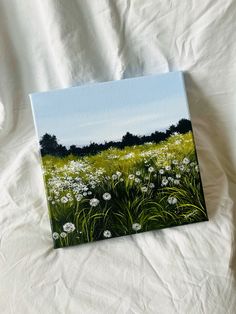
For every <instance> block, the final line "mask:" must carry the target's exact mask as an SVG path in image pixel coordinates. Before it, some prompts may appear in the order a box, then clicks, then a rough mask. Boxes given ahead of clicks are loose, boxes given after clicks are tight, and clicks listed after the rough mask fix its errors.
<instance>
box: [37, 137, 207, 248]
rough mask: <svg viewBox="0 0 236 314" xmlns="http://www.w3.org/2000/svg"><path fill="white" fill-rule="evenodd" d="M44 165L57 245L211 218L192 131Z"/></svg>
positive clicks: (45, 159)
mask: <svg viewBox="0 0 236 314" xmlns="http://www.w3.org/2000/svg"><path fill="white" fill-rule="evenodd" d="M43 166H44V170H45V181H46V186H47V194H48V203H49V211H50V218H51V222H52V229H53V237H54V240H55V247H62V246H68V245H75V244H80V243H86V242H91V241H96V240H102V239H106V238H109V237H118V236H123V235H128V234H134V233H138V232H142V231H149V230H153V229H160V228H165V227H170V226H177V225H181V224H187V223H192V222H197V221H204V220H207V214H206V210H205V203H204V199H203V195H202V187H201V181H200V175H199V171H198V164H197V160H196V155H195V150H194V144H193V139H192V133H191V132H189V133H187V134H184V135H183V134H175V135H172V136H170V137H169V138H168V140H166V141H163V142H161V143H159V144H154V143H146V144H143V145H133V146H129V147H125V148H124V149H117V148H109V149H108V150H105V151H103V152H101V153H99V154H97V155H94V156H87V157H81V158H78V157H75V156H73V155H69V156H67V157H65V158H58V157H55V156H50V155H47V156H44V157H43Z"/></svg>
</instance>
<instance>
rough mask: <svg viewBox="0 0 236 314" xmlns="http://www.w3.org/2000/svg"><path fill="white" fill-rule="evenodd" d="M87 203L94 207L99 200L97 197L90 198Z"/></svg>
mask: <svg viewBox="0 0 236 314" xmlns="http://www.w3.org/2000/svg"><path fill="white" fill-rule="evenodd" d="M89 204H90V205H91V206H92V207H96V206H97V205H98V204H99V200H98V199H97V198H95V197H94V198H91V200H90V201H89Z"/></svg>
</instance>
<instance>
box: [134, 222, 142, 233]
mask: <svg viewBox="0 0 236 314" xmlns="http://www.w3.org/2000/svg"><path fill="white" fill-rule="evenodd" d="M141 228H142V226H141V225H140V224H139V223H137V222H135V223H133V224H132V229H133V230H134V231H139V230H140V229H141Z"/></svg>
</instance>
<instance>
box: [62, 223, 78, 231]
mask: <svg viewBox="0 0 236 314" xmlns="http://www.w3.org/2000/svg"><path fill="white" fill-rule="evenodd" d="M63 230H64V231H66V232H68V233H71V232H73V231H75V225H74V224H73V223H72V222H67V223H65V224H64V225H63Z"/></svg>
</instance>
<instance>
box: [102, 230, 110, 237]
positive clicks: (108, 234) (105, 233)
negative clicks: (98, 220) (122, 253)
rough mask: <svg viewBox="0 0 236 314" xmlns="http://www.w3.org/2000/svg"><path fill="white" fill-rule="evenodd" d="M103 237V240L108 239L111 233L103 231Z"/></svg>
mask: <svg viewBox="0 0 236 314" xmlns="http://www.w3.org/2000/svg"><path fill="white" fill-rule="evenodd" d="M103 236H104V237H105V238H110V237H111V231H109V230H105V231H104V232H103Z"/></svg>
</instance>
